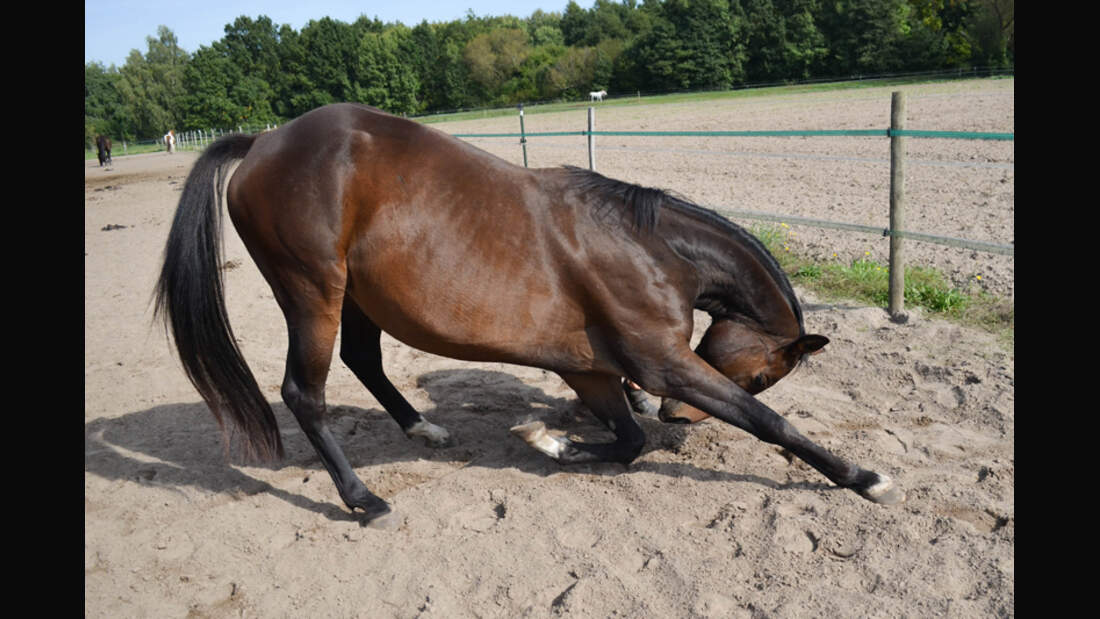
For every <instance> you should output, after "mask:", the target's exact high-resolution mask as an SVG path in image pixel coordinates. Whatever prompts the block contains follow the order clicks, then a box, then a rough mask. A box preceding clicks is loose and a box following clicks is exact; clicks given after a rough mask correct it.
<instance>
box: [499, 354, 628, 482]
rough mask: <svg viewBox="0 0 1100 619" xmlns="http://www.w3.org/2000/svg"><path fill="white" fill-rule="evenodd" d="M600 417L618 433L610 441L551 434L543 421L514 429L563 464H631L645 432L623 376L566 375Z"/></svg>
mask: <svg viewBox="0 0 1100 619" xmlns="http://www.w3.org/2000/svg"><path fill="white" fill-rule="evenodd" d="M562 378H563V379H565V382H566V383H567V384H568V385H569V386H570V387H571V388H572V389H573V391H575V392H577V395H578V396H580V399H581V401H582V402H584V404H585V405H586V406H587V407H588V408H589V409H590V410H591V411H592V413H593V414H595V415H596V417H597V418H598V419H599V420H600V421H602V422H603V423H604V425H606V426H607V427H608V428H609V429H610V430H611V431H612V432H614V433H615V440H614V441H613V442H610V443H580V442H575V441H571V440H569V439H568V438H565V437H555V436H551V435H550V433H549V432H547V431H546V426H545V424H543V423H542V422H541V421H535V422H532V423H527V424H523V425H519V426H515V427H513V428H512V433H513V434H515V435H517V436H519V437H520V438H522V439H523V440H524V441H525V442H526V443H527V444H528V445H530V446H532V447H534V448H535V449H536V450H538V451H540V452H542V453H544V454H546V455H548V456H550V457H551V458H553V459H555V460H557V461H558V462H561V463H562V464H578V463H583V462H621V463H623V464H629V463H630V462H632V461H633V460H634V459H635V458H637V457H638V454H640V453H641V452H642V447H644V446H645V432H644V431H642V428H641V426H639V425H638V422H636V421H635V420H634V417H633V415H631V408H630V404H629V403H628V402H627V399H626V394H625V393H624V392H623V386H622V383H621V379H620V378H619V377H617V376H611V375H604V374H570V375H565V374H563V375H562Z"/></svg>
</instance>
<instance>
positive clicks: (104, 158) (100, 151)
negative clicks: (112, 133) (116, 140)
mask: <svg viewBox="0 0 1100 619" xmlns="http://www.w3.org/2000/svg"><path fill="white" fill-rule="evenodd" d="M95 149H96V156H97V157H99V167H101V168H102V167H103V165H104V164H107V165H110V164H111V138H109V137H107V136H105V135H98V136H96V138H95Z"/></svg>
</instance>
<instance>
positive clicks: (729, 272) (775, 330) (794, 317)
mask: <svg viewBox="0 0 1100 619" xmlns="http://www.w3.org/2000/svg"><path fill="white" fill-rule="evenodd" d="M672 214H675V215H674V216H673V217H668V216H667V215H672ZM662 218H663V220H662V222H663V224H664V225H663V226H662V228H664V232H665V237H666V239H668V240H669V241H670V243H671V244H672V246H673V247H674V248H676V249H677V251H678V253H680V255H682V256H684V257H685V258H687V259H688V260H689V261H690V262H691V263H692V264H694V266H695V268H696V271H697V273H698V276H699V282H700V284H699V292H698V296H697V297H696V299H695V304H694V306H695V308H696V309H699V310H702V311H705V312H707V313H709V314H710V315H711V316H712V317H714V318H715V319H719V318H728V319H732V320H737V321H739V322H744V323H747V324H750V325H752V326H754V327H755V328H757V329H759V330H762V331H764V332H766V333H769V334H771V335H775V336H778V337H783V338H796V337H798V336H800V335H803V334H804V333H805V329H804V327H803V324H802V309H801V307H800V306H799V303H798V298H797V297H796V296H795V294H794V290H793V289H792V288H791V285H790V282H789V281H788V280H787V276H786V275H785V274H784V273H783V270H782V269H781V268H780V267H779V264H778V263H777V262H776V261H775V259H774V258H773V257H772V256H771V254H769V253H768V251H767V250H766V249H765V248H764V246H763V245H762V244H761V243H760V242H759V241H758V240H757V239H756V238H755V237H753V236H752V235H750V234H749V233H748V232H746V231H745V230H744V229H743V228H741V227H740V226H737V225H736V224H733V223H732V222H730V221H729V220H727V219H725V218H724V217H721V216H719V215H717V214H714V213H710V212H708V211H704V210H702V209H698V210H696V209H693V208H685V207H672V208H669V207H667V206H666V208H665V209H664V211H663V214H662ZM670 220H671V221H670Z"/></svg>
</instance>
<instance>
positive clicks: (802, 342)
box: [787, 334, 829, 357]
mask: <svg viewBox="0 0 1100 619" xmlns="http://www.w3.org/2000/svg"><path fill="white" fill-rule="evenodd" d="M828 343H829V338H827V337H825V336H824V335H816V334H809V335H803V336H802V337H800V338H798V339H797V340H795V341H793V342H791V343H790V344H788V345H787V352H788V353H789V354H793V355H794V356H795V357H801V356H802V355H812V354H816V353H818V352H820V351H821V349H822V348H825V345H826V344H828Z"/></svg>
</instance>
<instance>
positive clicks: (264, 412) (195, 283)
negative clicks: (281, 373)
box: [154, 135, 283, 461]
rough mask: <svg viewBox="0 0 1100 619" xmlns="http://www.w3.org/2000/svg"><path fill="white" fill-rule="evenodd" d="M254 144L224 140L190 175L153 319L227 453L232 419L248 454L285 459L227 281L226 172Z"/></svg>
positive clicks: (243, 139)
mask: <svg viewBox="0 0 1100 619" xmlns="http://www.w3.org/2000/svg"><path fill="white" fill-rule="evenodd" d="M254 140H255V136H245V135H229V136H226V137H224V138H221V139H219V140H218V141H216V142H214V143H213V144H211V145H210V146H209V147H208V148H207V149H206V151H205V152H204V153H203V154H202V156H201V157H199V159H198V160H197V161H196V162H195V166H194V167H193V168H192V169H191V173H190V174H189V175H188V177H187V182H186V184H184V186H183V195H181V196H180V203H179V207H178V209H177V210H176V217H175V219H174V220H173V222H172V230H171V232H169V233H168V244H167V246H166V247H165V249H164V267H163V268H162V270H161V273H160V279H159V280H158V282H157V288H156V299H155V310H154V312H155V313H154V317H155V318H154V319H156V317H158V316H162V315H163V317H164V320H165V322H166V324H167V325H168V326H169V327H171V330H172V336H173V339H175V342H176V349H177V351H178V352H179V356H180V361H181V362H182V363H183V369H184V371H185V372H187V377H188V378H190V379H191V382H192V384H194V385H195V388H196V389H198V391H199V393H200V394H201V395H202V397H203V399H204V400H206V403H207V405H209V406H210V410H211V411H213V413H214V417H215V418H217V420H218V425H219V426H221V428H222V432H223V433H224V435H225V438H226V445H227V447H228V444H229V439H230V428H227V427H226V424H225V418H226V417H228V418H229V419H230V420H231V421H232V422H233V426H235V427H236V428H237V429H239V430H240V431H241V432H243V434H244V437H245V441H244V444H245V450H246V452H247V455H248V456H249V457H252V458H257V459H260V460H263V461H270V460H273V459H275V458H276V457H282V455H283V444H282V440H281V438H280V436H279V428H278V425H277V424H276V422H275V415H274V414H273V413H272V412H271V405H270V404H268V403H267V400H266V399H265V398H264V396H263V393H261V392H260V388H259V386H258V385H257V384H256V379H255V378H254V377H253V376H252V372H251V371H250V370H249V369H248V365H247V364H246V363H245V360H244V357H242V356H241V351H240V349H239V348H237V344H236V341H235V340H234V339H233V330H232V329H231V328H230V326H229V316H228V315H227V314H226V311H225V297H224V293H223V290H222V276H221V262H222V246H221V242H222V231H221V227H222V208H221V192H222V187H223V184H224V181H225V173H226V170H225V167H226V164H227V163H229V162H230V161H232V160H234V159H241V158H243V157H244V156H245V154H247V153H248V150H249V148H251V147H252V142H253V141H254Z"/></svg>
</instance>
